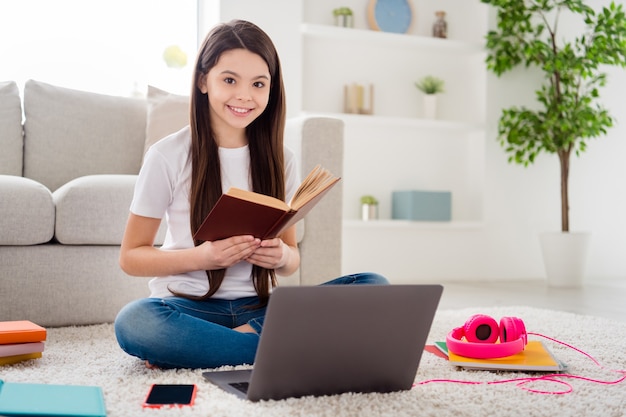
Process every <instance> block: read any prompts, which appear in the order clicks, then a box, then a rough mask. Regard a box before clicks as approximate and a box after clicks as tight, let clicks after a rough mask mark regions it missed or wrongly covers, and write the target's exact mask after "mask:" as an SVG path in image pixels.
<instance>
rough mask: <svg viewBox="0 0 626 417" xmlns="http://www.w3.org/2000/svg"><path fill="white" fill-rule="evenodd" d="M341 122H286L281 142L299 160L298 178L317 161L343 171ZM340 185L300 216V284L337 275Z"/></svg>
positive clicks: (306, 119) (318, 119) (324, 119)
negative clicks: (301, 222) (301, 234)
mask: <svg viewBox="0 0 626 417" xmlns="http://www.w3.org/2000/svg"><path fill="white" fill-rule="evenodd" d="M343 131H344V124H343V121H341V120H339V119H333V118H328V117H312V116H306V117H297V118H290V119H288V121H287V127H286V133H285V143H286V145H287V146H288V147H289V148H290V149H291V150H293V151H294V152H295V154H296V157H298V158H299V160H300V169H301V173H302V177H303V178H304V176H305V175H306V174H308V173H309V172H310V171H311V170H312V169H313V167H315V166H316V165H317V164H321V165H322V166H324V167H325V168H327V169H328V170H329V171H330V172H332V173H333V174H334V175H336V176H339V177H340V176H341V175H342V173H343ZM342 201H343V186H342V181H339V183H338V184H337V185H336V186H335V187H334V188H333V189H332V190H331V191H330V192H329V193H328V194H327V195H326V196H325V197H324V198H323V199H322V200H321V201H320V202H319V204H318V205H317V206H315V207H314V208H313V209H312V210H311V212H310V213H309V214H308V215H307V216H306V217H305V218H304V220H303V221H304V236H303V237H302V240H301V242H300V245H299V247H300V257H301V261H300V282H299V283H300V284H301V285H317V284H320V283H322V282H325V281H328V280H330V279H333V278H336V277H338V276H340V275H341V240H342Z"/></svg>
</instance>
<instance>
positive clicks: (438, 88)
mask: <svg viewBox="0 0 626 417" xmlns="http://www.w3.org/2000/svg"><path fill="white" fill-rule="evenodd" d="M444 85H445V82H444V81H443V80H442V79H441V78H437V77H434V76H432V75H427V76H426V77H424V78H422V79H420V80H419V81H417V82H416V83H415V87H417V89H418V90H420V91H421V92H422V93H424V118H426V119H435V118H436V117H437V94H440V93H443V92H444V88H443V87H444Z"/></svg>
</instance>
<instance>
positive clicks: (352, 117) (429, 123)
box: [302, 111, 484, 131]
mask: <svg viewBox="0 0 626 417" xmlns="http://www.w3.org/2000/svg"><path fill="white" fill-rule="evenodd" d="M302 114H303V115H306V116H319V117H332V118H335V119H341V120H343V121H344V122H346V123H352V122H354V123H359V124H362V125H365V124H371V125H375V126H382V125H385V126H389V125H393V126H394V127H400V128H409V129H441V130H450V131H454V130H463V131H480V130H484V126H483V125H481V124H478V123H475V124H473V123H463V122H457V121H452V120H431V119H420V118H417V117H392V116H376V115H363V114H349V113H333V112H310V111H304V112H302Z"/></svg>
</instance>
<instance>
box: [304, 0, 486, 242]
mask: <svg viewBox="0 0 626 417" xmlns="http://www.w3.org/2000/svg"><path fill="white" fill-rule="evenodd" d="M460 1H462V0H455V1H450V0H449V1H443V2H442V4H440V5H439V6H441V7H446V6H448V7H449V9H450V10H452V7H456V6H459V5H460V6H461V7H460V10H459V12H460V13H462V14H463V15H464V17H469V18H473V20H474V21H476V22H479V26H481V27H482V29H481V27H471V28H469V29H468V28H467V27H465V28H464V30H463V31H457V35H458V37H457V38H454V37H453V36H454V31H451V35H452V36H450V38H449V39H437V38H432V37H430V36H428V30H425V29H424V28H423V27H422V28H421V30H418V29H419V28H418V29H414V30H413V33H409V34H394V33H384V32H377V31H372V30H369V29H367V27H364V26H366V23H365V20H364V18H361V19H360V20H359V19H358V17H357V18H356V19H355V20H356V22H357V28H342V27H335V26H332V25H331V24H329V21H328V20H327V19H326V15H325V14H323V12H322V10H323V8H324V7H326V8H328V7H330V8H328V10H332V6H331V5H329V4H324V3H323V2H320V3H318V4H317V5H315V6H312V5H309V4H305V8H304V23H303V24H302V26H301V32H302V37H303V49H302V50H303V57H302V59H303V63H302V68H303V70H302V71H303V76H302V79H303V83H302V85H303V87H302V110H303V112H305V113H309V114H319V115H324V116H329V117H337V118H341V119H342V120H344V122H345V126H346V130H345V150H344V151H345V159H344V177H343V180H344V209H343V210H344V212H343V216H344V219H345V222H344V229H345V231H346V232H347V233H349V231H350V230H351V229H354V228H355V227H364V228H371V229H372V230H373V231H376V230H382V229H385V228H392V229H394V228H396V227H397V226H401V227H403V228H418V229H423V228H424V227H428V228H432V227H433V226H436V227H439V228H442V229H446V228H450V227H452V228H455V227H456V226H454V225H458V226H459V227H458V228H460V229H465V228H466V225H479V224H480V222H481V221H482V217H483V208H482V201H483V174H484V140H485V117H486V116H485V114H486V68H485V64H484V60H485V52H484V47H483V43H482V36H484V29H485V28H486V17H483V16H482V14H483V13H484V12H485V9H484V8H483V6H482V5H480V4H478V6H472V5H468V4H467V2H466V1H463V3H461V2H460ZM361 3H363V2H361ZM414 3H415V4H414V6H415V9H416V10H417V13H419V12H420V11H421V9H423V7H431V8H432V7H433V6H432V4H429V3H431V2H425V1H423V2H419V1H416V2H414ZM362 12H363V10H362ZM355 14H356V11H355ZM426 14H428V13H426ZM419 15H421V14H419ZM321 16H324V18H322V17H321ZM457 18H458V17H452V22H456V21H455V20H454V19H457ZM421 19H422V20H423V19H424V16H421ZM450 23H451V22H450ZM359 25H360V26H361V27H359ZM422 26H423V25H422ZM468 30H469V32H468ZM426 75H434V76H437V77H439V78H442V79H444V80H445V81H446V86H445V88H446V92H445V93H444V94H442V95H440V96H439V109H438V112H439V114H438V118H437V119H436V120H426V119H422V118H421V115H422V114H423V109H422V107H421V103H422V93H421V92H419V91H418V90H417V88H415V86H414V83H415V81H417V80H418V79H420V78H422V77H423V76H426ZM354 82H356V83H360V84H365V85H367V84H373V85H374V104H373V110H374V112H373V115H354V114H345V113H343V91H344V86H345V85H347V84H351V83H354ZM394 190H446V191H452V201H453V203H452V206H453V207H452V222H451V223H452V224H445V225H444V224H440V225H436V224H435V225H430V224H429V226H427V225H426V224H420V223H416V222H399V221H391V220H390V219H391V194H392V191H394ZM364 194H372V195H374V196H376V197H377V198H378V199H379V201H380V208H379V215H380V219H381V221H379V222H378V223H377V224H376V225H374V224H373V223H374V222H360V221H359V220H358V218H359V213H360V211H359V210H360V208H359V199H360V197H361V195H364ZM396 222H397V223H396ZM472 227H473V226H472Z"/></svg>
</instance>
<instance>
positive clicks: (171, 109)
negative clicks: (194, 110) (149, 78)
mask: <svg viewBox="0 0 626 417" xmlns="http://www.w3.org/2000/svg"><path fill="white" fill-rule="evenodd" d="M147 117H148V119H147V122H146V143H145V146H144V154H145V153H146V152H147V151H148V148H150V146H152V145H154V144H155V143H156V142H157V141H159V140H160V139H162V138H164V137H165V136H167V135H169V134H172V133H174V132H177V131H179V130H180V129H182V128H183V127H185V126H187V125H188V124H189V97H186V96H180V95H176V94H171V93H169V92H167V91H164V90H161V89H158V88H156V87H153V86H148V115H147Z"/></svg>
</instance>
